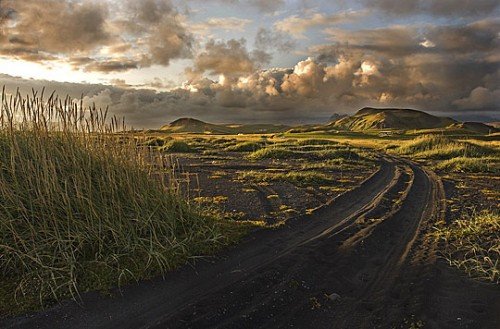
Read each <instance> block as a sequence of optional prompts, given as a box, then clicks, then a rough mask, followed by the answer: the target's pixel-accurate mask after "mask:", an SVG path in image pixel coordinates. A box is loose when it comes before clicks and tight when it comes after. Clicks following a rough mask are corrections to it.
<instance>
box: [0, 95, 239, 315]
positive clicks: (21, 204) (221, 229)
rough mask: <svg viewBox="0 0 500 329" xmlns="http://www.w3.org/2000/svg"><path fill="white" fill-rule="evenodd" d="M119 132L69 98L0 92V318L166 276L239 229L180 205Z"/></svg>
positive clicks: (155, 158) (151, 162)
mask: <svg viewBox="0 0 500 329" xmlns="http://www.w3.org/2000/svg"><path fill="white" fill-rule="evenodd" d="M117 128H123V127H122V126H120V127H119V124H118V122H117V120H116V119H111V120H108V119H107V117H106V111H101V110H98V109H95V108H83V106H82V103H81V102H75V101H74V100H72V99H70V98H65V99H60V98H58V97H56V96H55V95H51V96H50V97H49V98H48V99H47V100H45V99H44V98H43V94H42V95H37V93H35V92H33V94H32V95H30V96H26V97H22V96H21V95H20V94H19V93H18V94H16V95H12V96H7V94H6V93H5V91H4V92H3V93H2V97H1V104H0V200H1V202H0V282H1V284H0V293H1V296H0V314H1V313H3V314H7V313H12V312H18V311H21V310H23V309H24V310H25V309H29V308H32V307H34V306H36V305H40V304H42V305H44V304H46V303H47V302H49V301H51V300H56V299H59V298H61V297H67V296H71V297H73V298H77V297H78V296H79V294H80V293H81V292H82V291H87V290H96V289H106V288H108V287H110V286H113V285H120V284H123V283H125V282H127V281H129V280H134V279H140V278H144V277H149V276H152V275H157V274H159V273H163V272H165V271H167V270H169V269H171V268H173V267H174V266H176V265H179V264H180V263H182V262H184V261H186V259H188V258H189V257H190V256H193V255H199V254H205V253H210V252H213V251H214V250H215V249H216V248H218V247H220V246H221V245H223V244H225V243H227V242H228V240H229V239H230V237H229V238H228V237H227V236H228V234H230V233H229V232H236V230H234V228H232V227H231V226H230V225H229V224H227V223H222V222H218V221H216V220H214V219H213V218H209V217H207V216H203V215H200V213H199V212H198V211H196V210H195V209H193V208H192V207H190V206H189V205H188V204H187V203H186V202H185V201H183V200H182V198H181V197H180V194H179V193H178V190H177V186H176V184H175V180H174V179H173V177H172V176H171V175H170V174H169V173H170V172H171V171H170V167H169V165H168V163H167V161H165V159H164V158H162V157H161V155H159V154H157V153H155V152H154V151H152V148H144V147H138V145H137V143H138V142H137V140H140V138H136V136H132V135H131V134H128V135H127V136H124V135H120V134H116V133H114V132H115V131H116V130H117ZM166 163H167V164H166ZM160 172H161V174H160ZM238 232H239V231H238ZM236 235H237V233H235V236H236ZM232 236H233V235H231V237H232ZM13 301H17V302H18V303H19V305H17V306H16V305H15V304H14V303H13Z"/></svg>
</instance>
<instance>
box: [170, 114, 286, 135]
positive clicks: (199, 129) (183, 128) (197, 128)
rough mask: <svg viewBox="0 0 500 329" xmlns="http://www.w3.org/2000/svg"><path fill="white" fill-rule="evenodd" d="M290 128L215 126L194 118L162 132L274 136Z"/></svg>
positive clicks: (173, 123)
mask: <svg viewBox="0 0 500 329" xmlns="http://www.w3.org/2000/svg"><path fill="white" fill-rule="evenodd" d="M289 129H290V127H289V126H285V125H273V124H248V125H244V124H213V123H207V122H204V121H201V120H198V119H193V118H181V119H177V120H175V121H173V122H171V123H169V124H167V125H165V126H163V127H161V130H162V131H165V132H170V133H192V134H214V135H227V134H266V133H267V134H272V133H280V132H285V131H287V130H289Z"/></svg>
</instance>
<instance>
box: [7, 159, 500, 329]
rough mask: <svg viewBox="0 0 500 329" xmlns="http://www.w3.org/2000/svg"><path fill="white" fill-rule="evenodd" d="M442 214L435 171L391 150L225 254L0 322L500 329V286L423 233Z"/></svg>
mask: <svg viewBox="0 0 500 329" xmlns="http://www.w3.org/2000/svg"><path fill="white" fill-rule="evenodd" d="M187 164H196V166H199V163H198V162H196V161H195V160H192V159H191V160H187V163H186V165H187ZM243 165H244V164H243V163H239V165H237V166H236V169H235V170H239V169H241V168H242V166H243ZM266 166H267V165H266ZM226 170H229V168H226ZM198 172H200V173H201V172H202V170H198ZM201 182H203V180H202V181H201ZM201 182H200V186H201V189H202V191H203V189H204V188H205V189H206V190H210V189H214V190H216V191H217V192H216V193H222V192H224V190H222V189H216V187H215V186H216V184H222V183H213V184H214V186H212V187H210V188H207V187H206V186H207V185H203V184H202V183H201ZM229 186H233V185H229ZM234 186H237V185H234ZM273 188H274V187H273ZM276 188H278V187H276ZM229 189H230V191H231V192H230V193H236V190H231V188H229ZM200 193H201V192H200ZM297 193H299V192H297ZM300 193H302V192H300ZM238 196H239V194H238V195H233V197H238ZM297 198H298V197H297ZM257 199H258V198H255V200H254V202H256V204H257V202H259V201H256V200H257ZM445 213H446V200H445V189H444V187H443V184H442V182H441V180H440V179H439V177H438V176H436V175H435V174H434V173H432V172H430V171H427V170H424V169H422V168H421V167H420V166H418V165H417V164H414V163H411V162H408V161H406V160H398V159H392V158H386V159H383V160H382V161H381V163H380V169H379V170H378V171H377V172H376V173H375V174H373V175H372V176H370V178H369V179H367V180H366V181H364V182H363V183H361V184H360V185H359V186H358V187H356V188H354V189H353V190H351V191H349V192H346V193H345V194H342V195H340V196H338V197H337V198H336V199H335V200H333V201H328V202H326V204H324V205H323V206H322V207H320V208H318V209H316V210H315V211H312V212H308V213H306V214H304V215H302V216H299V217H295V218H292V219H290V220H288V221H287V222H286V224H285V225H282V226H280V227H278V228H276V229H261V230H257V231H256V232H254V233H253V234H251V235H250V236H248V237H247V238H246V239H245V241H243V242H242V243H241V244H240V245H238V246H236V247H235V248H233V249H231V250H227V251H226V252H225V253H223V254H221V255H220V256H218V257H217V258H213V259H209V260H208V259H206V260H202V261H198V262H197V263H195V264H191V265H190V266H185V267H183V268H181V269H179V270H177V271H174V272H172V273H170V274H168V275H167V276H166V277H165V278H164V280H160V279H158V280H155V281H149V282H141V283H139V284H137V285H132V286H128V287H125V288H124V289H122V291H121V294H117V295H115V296H114V297H105V296H101V295H99V294H95V293H94V294H86V295H84V296H83V305H78V304H76V303H72V302H66V303H63V304H62V305H59V306H56V307H54V308H52V309H50V310H47V311H44V312H41V313H38V314H33V315H30V316H25V317H19V318H15V319H9V320H4V321H3V322H0V326H2V327H4V328H450V329H451V328H498V323H500V318H499V316H500V312H499V310H500V299H499V298H498V297H499V296H500V289H499V288H498V286H494V285H490V284H484V283H478V282H474V281H472V280H470V279H468V278H466V277H465V276H464V275H462V274H461V273H459V272H458V271H455V270H453V269H451V268H449V267H447V266H446V265H445V264H444V263H443V262H442V261H441V260H440V259H439V258H438V257H437V251H438V246H437V245H436V243H435V242H434V241H433V240H430V239H426V234H427V233H428V232H430V231H431V230H432V226H433V225H434V224H435V223H436V222H437V221H442V220H444V216H445ZM117 293H118V292H117Z"/></svg>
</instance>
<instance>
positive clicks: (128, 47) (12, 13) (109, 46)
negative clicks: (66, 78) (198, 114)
mask: <svg viewBox="0 0 500 329" xmlns="http://www.w3.org/2000/svg"><path fill="white" fill-rule="evenodd" d="M115 6H116V7H115ZM111 12H113V15H111V14H110V13H111ZM7 20H10V21H12V22H13V23H11V24H6V23H5V22H6V21H7ZM184 21H185V19H184V17H183V16H182V15H181V14H179V13H178V11H177V10H176V8H175V7H174V6H173V4H172V3H171V1H170V0H127V1H126V3H125V5H123V3H121V4H116V3H112V2H105V1H99V2H98V1H92V0H80V1H72V0H23V1H14V0H7V1H1V2H0V55H3V56H6V57H10V58H15V59H23V60H27V61H36V62H40V61H54V60H56V61H68V62H69V63H70V64H71V65H73V66H74V67H75V68H81V69H83V70H85V71H91V70H94V71H98V72H104V73H106V72H114V71H124V70H131V69H135V68H139V67H147V66H150V65H153V64H160V65H169V64H170V61H171V60H173V59H177V58H189V57H191V56H192V54H191V51H192V47H193V42H194V41H193V40H194V39H193V37H192V35H191V34H190V32H188V31H187V29H186V26H185V25H184ZM76 57H78V58H90V59H92V60H91V61H87V62H82V61H75V60H73V59H74V58H76ZM89 63H90V64H89ZM79 64H82V65H84V66H81V67H80V66H78V65H79Z"/></svg>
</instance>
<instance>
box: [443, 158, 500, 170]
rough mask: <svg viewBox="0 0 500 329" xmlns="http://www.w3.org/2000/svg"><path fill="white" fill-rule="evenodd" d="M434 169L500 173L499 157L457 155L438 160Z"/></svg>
mask: <svg viewBox="0 0 500 329" xmlns="http://www.w3.org/2000/svg"><path fill="white" fill-rule="evenodd" d="M435 167H436V169H438V170H443V171H447V172H462V173H500V159H499V158H498V157H497V158H465V157H457V158H453V159H449V160H444V161H441V162H439V163H438V164H437V165H436V166H435Z"/></svg>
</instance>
